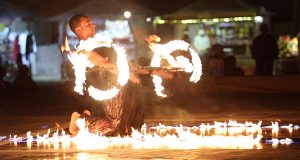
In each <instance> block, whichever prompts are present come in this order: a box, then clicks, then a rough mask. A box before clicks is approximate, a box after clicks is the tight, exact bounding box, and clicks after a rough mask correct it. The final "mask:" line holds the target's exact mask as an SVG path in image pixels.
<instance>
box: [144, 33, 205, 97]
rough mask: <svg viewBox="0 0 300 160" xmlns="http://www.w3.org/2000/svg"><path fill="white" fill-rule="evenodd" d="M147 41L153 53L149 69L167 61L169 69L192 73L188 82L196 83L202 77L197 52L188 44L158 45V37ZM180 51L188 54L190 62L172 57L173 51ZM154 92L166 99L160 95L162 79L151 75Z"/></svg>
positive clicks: (181, 42)
mask: <svg viewBox="0 0 300 160" xmlns="http://www.w3.org/2000/svg"><path fill="white" fill-rule="evenodd" d="M147 41H148V42H149V43H150V48H151V50H152V51H153V53H154V54H153V57H152V60H151V63H150V66H151V67H160V66H161V60H162V59H165V60H167V62H168V64H169V67H174V68H182V69H183V70H184V71H185V72H187V73H192V74H191V76H190V82H194V83H197V82H198V81H199V80H200V76H201V75H202V65H201V61H200V58H199V56H198V54H197V52H196V51H195V50H194V49H193V48H191V47H190V44H189V43H187V42H185V41H182V40H173V41H170V42H168V43H166V44H158V43H157V42H159V41H160V38H159V37H158V36H150V37H149V38H148V39H147ZM177 50H181V51H186V52H188V53H189V54H190V57H191V61H190V60H189V59H188V58H187V57H184V56H182V55H178V56H172V55H171V53H173V52H174V51H177ZM152 78H153V83H154V86H155V92H156V94H157V95H158V96H161V97H166V96H167V95H165V94H164V93H162V91H163V89H164V87H163V86H162V84H161V83H162V78H161V77H159V76H157V75H152Z"/></svg>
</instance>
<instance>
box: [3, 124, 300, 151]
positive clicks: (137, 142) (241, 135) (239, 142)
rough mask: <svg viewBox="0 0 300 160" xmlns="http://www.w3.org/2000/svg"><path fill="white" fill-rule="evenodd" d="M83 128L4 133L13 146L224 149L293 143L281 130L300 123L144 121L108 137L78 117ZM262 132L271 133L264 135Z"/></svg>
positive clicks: (290, 129)
mask: <svg viewBox="0 0 300 160" xmlns="http://www.w3.org/2000/svg"><path fill="white" fill-rule="evenodd" d="M77 125H78V126H79V128H80V131H79V133H78V134H77V135H76V136H70V135H68V134H67V133H66V132H65V131H64V130H56V131H55V132H52V133H51V131H50V129H49V130H48V132H47V133H45V134H43V135H40V134H39V133H37V135H36V136H33V135H31V132H30V131H29V132H27V137H18V136H17V135H14V136H9V138H6V137H1V138H0V140H1V139H2V140H4V139H8V140H7V141H9V142H10V144H12V145H14V146H16V147H17V146H19V145H24V144H26V145H27V148H28V149H33V148H37V149H54V150H58V149H63V150H64V149H74V148H75V149H78V150H96V149H109V148H131V149H199V148H222V149H262V148H263V145H262V144H271V145H272V146H273V147H277V146H278V145H290V144H293V143H295V141H294V140H292V139H290V138H278V137H279V136H278V134H279V133H280V131H281V130H282V131H284V132H286V133H287V134H288V135H290V136H291V135H292V134H293V132H298V131H299V128H300V127H299V125H293V124H289V125H281V126H280V125H279V124H278V122H272V123H271V125H269V126H262V122H261V121H259V122H258V123H252V122H245V123H238V122H237V121H229V122H214V123H213V124H209V123H207V124H203V123H202V124H201V125H199V126H192V127H188V126H183V125H180V126H166V125H163V124H159V125H157V126H151V127H148V126H147V125H146V124H144V125H143V126H142V128H141V130H140V131H138V130H133V131H132V134H131V135H128V136H116V137H107V136H103V135H100V134H94V133H90V132H89V131H88V128H86V126H85V122H84V120H83V119H82V120H80V121H77ZM263 135H265V136H267V135H268V137H267V138H266V137H264V136H263Z"/></svg>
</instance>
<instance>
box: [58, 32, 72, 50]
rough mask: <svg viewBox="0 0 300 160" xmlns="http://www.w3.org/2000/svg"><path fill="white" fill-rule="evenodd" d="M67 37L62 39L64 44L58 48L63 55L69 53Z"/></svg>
mask: <svg viewBox="0 0 300 160" xmlns="http://www.w3.org/2000/svg"><path fill="white" fill-rule="evenodd" d="M70 50H71V49H70V46H69V41H68V37H67V36H66V37H65V39H64V44H63V45H61V46H60V51H61V52H62V53H63V52H64V51H70Z"/></svg>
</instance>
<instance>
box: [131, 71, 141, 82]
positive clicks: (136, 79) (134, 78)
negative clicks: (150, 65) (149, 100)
mask: <svg viewBox="0 0 300 160" xmlns="http://www.w3.org/2000/svg"><path fill="white" fill-rule="evenodd" d="M129 80H130V81H131V82H133V83H136V84H139V83H141V81H140V79H139V78H138V77H136V76H135V75H134V74H132V73H130V75H129Z"/></svg>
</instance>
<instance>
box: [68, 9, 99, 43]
mask: <svg viewBox="0 0 300 160" xmlns="http://www.w3.org/2000/svg"><path fill="white" fill-rule="evenodd" d="M69 26H70V28H71V30H72V31H73V32H74V33H75V34H76V36H77V38H78V39H79V40H86V39H88V38H90V37H92V36H94V35H95V33H96V31H95V25H94V24H93V22H92V21H91V19H90V18H89V17H88V16H86V15H84V14H81V13H80V14H76V15H74V16H72V17H71V19H70V20H69Z"/></svg>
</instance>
